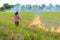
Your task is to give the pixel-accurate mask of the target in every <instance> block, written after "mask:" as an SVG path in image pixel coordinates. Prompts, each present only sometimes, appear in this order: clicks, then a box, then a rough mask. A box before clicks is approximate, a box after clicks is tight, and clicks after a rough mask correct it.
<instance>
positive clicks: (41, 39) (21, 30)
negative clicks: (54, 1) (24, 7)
mask: <svg viewBox="0 0 60 40" xmlns="http://www.w3.org/2000/svg"><path fill="white" fill-rule="evenodd" d="M59 13H60V12H41V13H38V14H37V13H35V12H20V13H19V15H20V16H21V18H22V20H24V21H22V20H21V22H20V24H19V26H18V27H16V26H15V24H14V12H0V29H1V30H0V40H60V33H54V32H53V33H51V32H47V31H44V30H42V29H40V28H37V27H33V26H31V27H28V24H30V23H31V22H32V20H33V19H34V18H35V17H36V15H37V16H40V18H41V21H42V23H46V26H48V27H51V26H56V27H58V26H60V18H59V17H60V15H59Z"/></svg>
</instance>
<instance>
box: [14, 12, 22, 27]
mask: <svg viewBox="0 0 60 40" xmlns="http://www.w3.org/2000/svg"><path fill="white" fill-rule="evenodd" d="M20 20H21V18H20V17H19V13H18V12H16V13H15V16H14V21H15V25H16V26H19V21H20Z"/></svg>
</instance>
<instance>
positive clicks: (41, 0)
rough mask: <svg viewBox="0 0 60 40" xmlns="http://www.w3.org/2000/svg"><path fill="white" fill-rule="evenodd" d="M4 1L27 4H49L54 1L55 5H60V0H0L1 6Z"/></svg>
mask: <svg viewBox="0 0 60 40" xmlns="http://www.w3.org/2000/svg"><path fill="white" fill-rule="evenodd" d="M4 3H8V4H14V5H15V4H17V3H19V4H21V5H25V4H31V5H35V4H37V5H42V4H45V5H49V4H50V3H52V4H53V5H56V4H59V5H60V0H0V7H1V6H3V4H4Z"/></svg>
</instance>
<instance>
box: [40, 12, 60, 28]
mask: <svg viewBox="0 0 60 40" xmlns="http://www.w3.org/2000/svg"><path fill="white" fill-rule="evenodd" d="M41 19H42V21H43V22H45V23H46V25H47V26H55V27H58V26H60V12H42V14H41Z"/></svg>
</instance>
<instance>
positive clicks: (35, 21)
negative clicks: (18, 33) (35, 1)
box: [29, 16, 60, 32]
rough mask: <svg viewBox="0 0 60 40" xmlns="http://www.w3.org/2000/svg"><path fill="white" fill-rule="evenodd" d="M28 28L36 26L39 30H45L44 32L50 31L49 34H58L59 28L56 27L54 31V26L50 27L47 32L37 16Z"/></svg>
mask: <svg viewBox="0 0 60 40" xmlns="http://www.w3.org/2000/svg"><path fill="white" fill-rule="evenodd" d="M30 26H37V27H39V28H42V29H43V30H46V31H51V32H60V27H58V28H57V29H55V27H54V26H52V27H51V29H50V30H49V29H48V28H47V27H46V26H45V24H42V23H41V20H40V17H39V16H37V17H36V18H35V19H34V20H33V21H32V23H30V24H29V27H30Z"/></svg>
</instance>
